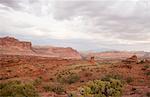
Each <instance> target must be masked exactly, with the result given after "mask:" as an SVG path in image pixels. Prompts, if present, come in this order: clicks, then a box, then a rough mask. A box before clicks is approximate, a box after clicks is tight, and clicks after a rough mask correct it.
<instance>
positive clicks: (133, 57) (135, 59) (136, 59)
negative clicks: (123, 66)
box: [123, 55, 138, 63]
mask: <svg viewBox="0 0 150 97" xmlns="http://www.w3.org/2000/svg"><path fill="white" fill-rule="evenodd" d="M123 62H124V63H137V62H138V58H137V56H136V55H133V56H131V57H130V58H127V59H126V60H123Z"/></svg>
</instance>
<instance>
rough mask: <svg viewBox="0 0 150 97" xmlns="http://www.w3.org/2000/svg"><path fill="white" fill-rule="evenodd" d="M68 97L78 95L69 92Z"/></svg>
mask: <svg viewBox="0 0 150 97" xmlns="http://www.w3.org/2000/svg"><path fill="white" fill-rule="evenodd" d="M68 97H78V96H77V94H76V93H73V92H71V93H68Z"/></svg>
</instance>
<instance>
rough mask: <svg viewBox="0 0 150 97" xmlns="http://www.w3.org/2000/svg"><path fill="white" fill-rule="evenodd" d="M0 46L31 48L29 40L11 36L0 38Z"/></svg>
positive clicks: (21, 48) (17, 48)
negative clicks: (20, 39)
mask: <svg viewBox="0 0 150 97" xmlns="http://www.w3.org/2000/svg"><path fill="white" fill-rule="evenodd" d="M0 47H1V48H5V49H10V48H11V49H16V50H31V49H32V44H31V42H25V41H19V40H17V39H15V38H13V37H4V38H0Z"/></svg>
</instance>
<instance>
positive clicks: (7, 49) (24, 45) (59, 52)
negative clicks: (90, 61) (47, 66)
mask: <svg viewBox="0 0 150 97" xmlns="http://www.w3.org/2000/svg"><path fill="white" fill-rule="evenodd" d="M0 54H6V55H32V56H41V57H56V58H62V59H81V58H82V57H81V55H80V54H79V53H78V51H76V50H75V49H73V48H71V47H66V48H65V47H52V46H32V43H31V42H27V41H20V40H18V39H15V38H14V37H8V36H7V37H1V38H0Z"/></svg>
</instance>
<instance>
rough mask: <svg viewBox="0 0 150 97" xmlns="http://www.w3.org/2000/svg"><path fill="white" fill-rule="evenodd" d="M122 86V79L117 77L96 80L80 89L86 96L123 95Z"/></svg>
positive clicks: (105, 96)
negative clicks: (107, 79)
mask: <svg viewBox="0 0 150 97" xmlns="http://www.w3.org/2000/svg"><path fill="white" fill-rule="evenodd" d="M122 86H123V85H122V83H121V81H120V80H116V79H110V80H109V81H101V80H94V81H90V82H88V83H87V85H85V86H83V87H82V88H81V89H80V94H81V95H83V96H84V97H110V96H111V97H121V95H122Z"/></svg>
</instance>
